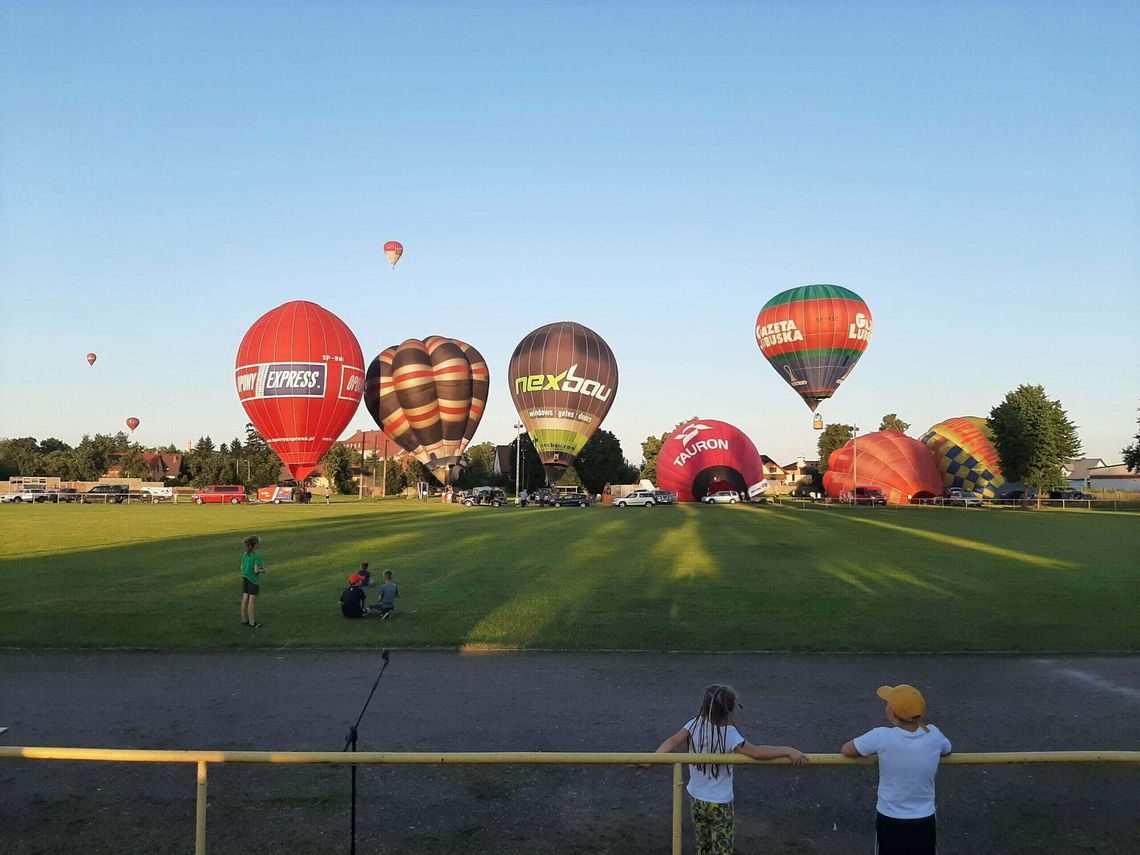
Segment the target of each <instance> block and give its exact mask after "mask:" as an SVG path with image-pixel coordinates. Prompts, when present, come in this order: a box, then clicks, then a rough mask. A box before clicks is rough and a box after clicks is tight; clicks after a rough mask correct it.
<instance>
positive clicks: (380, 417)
mask: <svg viewBox="0 0 1140 855" xmlns="http://www.w3.org/2000/svg"><path fill="white" fill-rule="evenodd" d="M489 385H490V380H489V374H488V372H487V362H486V360H484V359H483V357H482V356H481V355H480V354H479V351H477V350H476V349H475V348H473V347H472V346H471V345H469V344H466V343H465V342H462V341H459V340H458V339H453V338H444V337H442V336H431V337H429V338H426V339H424V340H423V341H420V340H419V339H414V338H411V339H408V340H407V341H405V342H404V343H403V344H400V345H392V346H391V347H389V348H387V349H385V350H384V351H383V352H381V353H380V355H378V356H377V357H376V358H375V359H373V360H372V363H371V364H370V365H369V366H368V374H367V376H366V377H365V382H364V405H365V406H366V407H367V408H368V412H369V413H371V415H372V418H373V419H374V420H375V421H376V424H377V425H379V426H380V428H381V430H383V431H384V432H385V433H386V434H388V436H390V437H392V439H394V440H395V441H396V442H397V443H399V445H400V447H401V448H403V449H404V450H405V451H407V452H408V453H409V454H412V455H413V456H415V458H416V459H417V460H419V461H420V462H421V463H423V464H424V465H425V466H427V468H428V469H430V470H431V473H432V474H433V475H435V477H436V478H438V479H439V482H440V483H441V484H448V483H452V482H454V481H455V480H456V479H457V478H458V477H459V475H460V474H461V469H460V466H461V465H462V463H463V450H464V449H465V448H466V447H467V444H468V443H469V442H470V441H471V437H472V436H474V435H475V429H476V428H477V427H478V426H479V420H480V419H481V418H483V409H484V407H486V405H487V388H488V386H489Z"/></svg>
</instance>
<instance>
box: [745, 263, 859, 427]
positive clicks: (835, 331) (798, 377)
mask: <svg viewBox="0 0 1140 855" xmlns="http://www.w3.org/2000/svg"><path fill="white" fill-rule="evenodd" d="M755 333H756V344H757V345H759V347H760V351H761V352H762V353H763V354H764V356H765V357H766V358H767V359H768V362H769V363H770V364H771V366H772V367H773V368H774V369H775V370H776V372H777V373H778V374H779V375H780V376H781V377H783V378H784V381H785V382H786V383H787V384H788V385H789V386H791V387H792V388H793V389H794V390H795V391H796V393H797V394H799V396H800V397H801V398H803V399H804V403H806V404H807V405H808V407H810V408H811V410H812V412H815V408H816V407H818V406H819V402H820V401H822V400H823V399H824V398H830V397H831V396H832V395H834V394H835V390H836V389H838V388H839V384H841V383H842V382H843V381H844V380H846V379H847V375H848V374H850V373H851V370H852V369H853V368H854V367H855V363H856V362H858V361H859V357H860V356H862V355H863V352H864V351H865V350H866V349H867V345H868V344H869V343H870V341H871V310H870V309H869V308H868V307H867V304H866V303H864V302H863V298H862V297H860V296H859V295H858V294H856V293H855V292H854V291H849V290H848V289H846V288H841V287H840V286H838V285H807V286H805V287H802V288H792V289H790V290H788V291H783V292H781V293H779V294H777V295H776V296H775V297H773V298H772V299H771V300H769V301H768V302H767V303H765V304H764V308H762V309H761V310H760V314H759V315H757V316H756V329H755Z"/></svg>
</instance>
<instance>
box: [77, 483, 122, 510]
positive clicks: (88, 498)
mask: <svg viewBox="0 0 1140 855" xmlns="http://www.w3.org/2000/svg"><path fill="white" fill-rule="evenodd" d="M129 495H130V490H128V489H127V485H126V484H96V485H95V486H94V487H92V488H91V489H90V490H88V491H87V492H86V493H84V494H83V496H82V497H81V498H80V501H81V502H82V503H83V504H85V505H89V504H92V503H94V502H103V503H104V504H108V505H110V504H115V505H121V504H122V503H123V502H125V501H126V500H127V497H128V496H129Z"/></svg>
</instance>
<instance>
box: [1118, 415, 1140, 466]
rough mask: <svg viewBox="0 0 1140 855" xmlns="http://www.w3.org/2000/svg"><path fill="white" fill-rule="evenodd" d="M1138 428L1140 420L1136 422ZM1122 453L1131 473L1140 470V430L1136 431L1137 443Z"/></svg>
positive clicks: (1124, 449)
mask: <svg viewBox="0 0 1140 855" xmlns="http://www.w3.org/2000/svg"><path fill="white" fill-rule="evenodd" d="M1136 426H1137V427H1138V428H1140V419H1137V420H1136ZM1120 453H1121V454H1123V455H1124V465H1125V467H1127V469H1128V471H1129V472H1136V471H1138V470H1140V430H1137V431H1136V441H1135V442H1134V443H1132V445H1130V446H1128V447H1127V448H1122V449H1121V450H1120Z"/></svg>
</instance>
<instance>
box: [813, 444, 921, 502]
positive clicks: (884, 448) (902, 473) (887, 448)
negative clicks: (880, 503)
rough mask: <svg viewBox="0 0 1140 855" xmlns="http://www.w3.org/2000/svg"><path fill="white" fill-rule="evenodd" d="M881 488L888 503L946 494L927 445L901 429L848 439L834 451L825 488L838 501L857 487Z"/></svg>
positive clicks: (826, 475)
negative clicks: (841, 496) (848, 491)
mask: <svg viewBox="0 0 1140 855" xmlns="http://www.w3.org/2000/svg"><path fill="white" fill-rule="evenodd" d="M856 471H857V472H858V476H859V484H858V486H860V487H878V488H879V489H880V490H882V491H883V493H884V494H885V495H886V497H887V503H888V504H892V505H905V504H907V503H908V502H910V501H911V500H912V499H931V498H934V497H935V496H941V495H942V476H941V475H940V474H939V472H938V467H937V466H936V465H935V464H934V458H933V457H932V456H931V455H930V452H929V451H927V450H926V446H925V445H923V444H922V443H921V442H919V441H918V440H917V439H911V438H910V437H909V436H907V435H906V434H905V433H903V432H902V431H899V430H881V431H877V432H876V433H869V434H867V435H866V436H860V437H856V438H855V439H852V440H848V442H847V444H846V445H844V446H843V447H842V448H837V449H835V451H833V452H831V456H830V457H829V458H828V459H827V471H826V472H825V473H824V474H823V488H824V489H825V490H826V491H827V495H829V496H831V497H832V498H837V497H838V496H839V494H840V493H841V492H843V491H844V490H850V489H852V488H854V487H855V486H856V484H855V474H856Z"/></svg>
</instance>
